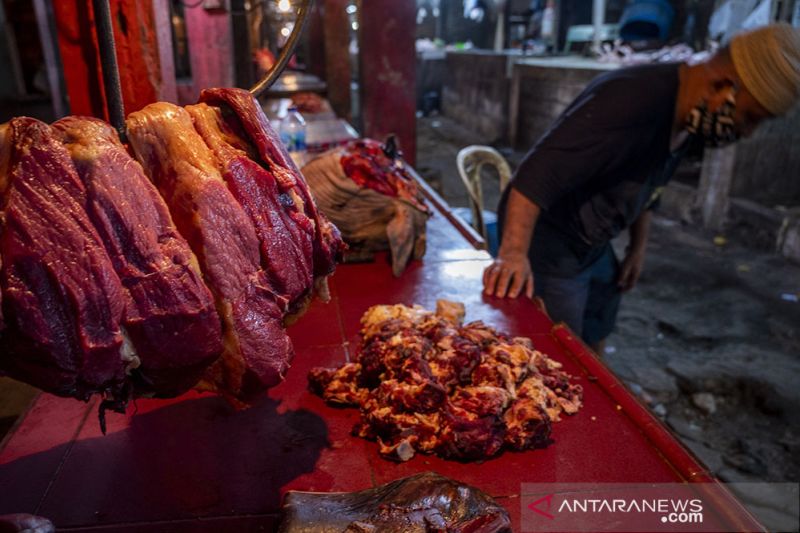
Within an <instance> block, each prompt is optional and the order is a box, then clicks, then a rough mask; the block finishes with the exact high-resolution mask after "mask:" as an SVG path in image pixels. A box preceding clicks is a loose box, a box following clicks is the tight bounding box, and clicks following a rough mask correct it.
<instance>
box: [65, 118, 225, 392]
mask: <svg viewBox="0 0 800 533" xmlns="http://www.w3.org/2000/svg"><path fill="white" fill-rule="evenodd" d="M53 127H54V128H55V129H56V131H57V132H58V133H59V134H60V137H61V140H62V142H63V143H64V144H65V145H66V147H67V149H68V150H69V153H70V155H71V157H72V161H73V163H74V164H75V167H76V169H77V171H78V175H79V176H80V178H81V180H82V181H83V184H84V186H85V188H86V195H87V203H86V210H87V213H88V215H89V218H90V220H91V221H92V222H93V224H94V226H95V228H96V229H97V231H98V233H99V235H100V238H101V240H102V242H103V243H104V245H105V248H106V251H107V252H108V254H109V256H110V258H111V262H112V264H113V265H114V270H115V272H116V273H117V275H118V276H119V278H120V281H121V282H122V286H123V292H124V297H125V312H124V319H123V322H124V332H126V333H127V335H128V336H129V340H130V343H131V344H132V345H131V346H130V348H131V349H132V351H133V352H134V353H135V355H136V357H138V358H139V360H140V362H141V364H140V365H139V367H138V368H136V369H135V370H134V371H133V372H131V376H132V378H133V379H134V380H135V381H136V388H137V391H138V392H140V393H143V394H144V393H148V392H152V393H154V394H156V395H160V396H175V395H177V394H180V393H182V392H184V391H186V390H188V389H189V388H190V387H192V386H193V385H194V384H195V383H197V381H198V380H199V379H200V377H201V376H202V373H203V371H204V370H205V368H206V367H207V366H208V365H209V364H210V363H212V362H213V361H214V360H215V359H216V358H217V357H218V356H219V353H220V352H221V350H222V341H221V335H222V331H221V325H220V320H219V316H218V315H217V311H216V309H215V307H214V298H213V296H212V295H211V292H210V291H209V290H208V288H207V287H206V286H205V284H204V283H203V280H202V275H201V273H200V269H199V266H198V264H197V258H196V257H195V256H194V254H193V253H192V251H191V250H190V249H189V246H188V244H187V243H186V240H184V238H183V237H181V236H180V234H178V230H177V229H176V228H175V225H174V224H173V223H172V219H171V218H170V216H169V211H168V209H167V206H166V204H165V203H164V200H162V198H161V196H159V194H158V191H157V190H156V188H155V187H154V186H153V184H152V183H150V181H149V180H148V179H147V176H145V174H144V171H143V170H142V167H141V166H140V165H139V164H138V163H137V162H136V161H135V160H133V158H131V156H130V155H129V154H128V152H127V151H126V150H125V148H124V147H123V146H122V144H121V143H120V142H119V138H118V137H117V133H116V131H115V130H114V128H112V127H111V126H110V125H108V124H106V123H105V122H103V121H100V120H97V119H91V118H81V117H67V118H64V119H61V120H59V121H58V122H56V123H55V124H54V125H53ZM188 339H191V342H187V340H188Z"/></svg>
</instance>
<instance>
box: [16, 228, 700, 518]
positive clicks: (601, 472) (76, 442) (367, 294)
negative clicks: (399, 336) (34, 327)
mask: <svg viewBox="0 0 800 533" xmlns="http://www.w3.org/2000/svg"><path fill="white" fill-rule="evenodd" d="M428 242H429V245H428V251H427V254H426V256H425V258H424V259H423V261H421V262H420V261H414V262H412V263H411V265H410V266H409V268H408V269H407V270H406V271H405V272H404V273H403V275H402V276H401V277H399V278H396V277H394V276H392V273H391V265H390V263H389V262H388V261H387V259H386V258H385V257H384V256H378V259H377V260H376V262H374V263H368V264H357V265H342V266H340V267H339V269H338V270H337V271H336V274H335V276H333V278H331V284H330V288H331V301H330V303H328V304H323V303H321V302H315V303H314V304H313V305H312V306H311V308H310V309H309V311H308V312H307V314H306V315H305V316H304V317H303V318H302V319H301V320H300V321H299V322H298V323H296V324H295V325H294V326H292V327H291V328H289V334H290V337H291V339H292V342H293V343H294V346H295V350H296V357H295V360H294V364H293V365H292V368H291V370H290V371H289V373H288V375H287V378H286V381H285V382H283V383H282V384H280V385H278V386H277V387H275V388H274V389H272V390H270V392H269V396H268V397H264V398H263V400H261V401H260V402H257V403H256V405H254V406H253V407H252V408H250V409H246V410H242V411H236V410H234V409H232V408H231V407H230V405H229V404H228V403H226V401H225V400H224V399H222V398H220V397H216V396H211V395H204V394H199V393H194V392H192V393H188V394H185V395H183V396H181V397H179V398H176V399H170V400H143V399H140V400H137V401H136V402H135V403H132V404H131V405H129V407H128V410H127V413H126V414H125V415H117V414H111V415H109V416H108V434H107V435H106V436H102V435H101V433H100V428H99V425H98V423H97V418H96V416H97V415H96V412H97V406H96V404H95V402H96V400H92V401H90V402H89V403H88V404H87V403H82V402H79V401H76V400H73V399H63V398H56V397H54V396H51V395H47V394H42V395H40V396H39V397H38V399H37V400H36V401H35V403H34V404H33V406H32V407H31V409H30V410H29V412H28V413H27V414H26V416H25V418H24V419H23V420H22V421H21V422H20V423H19V425H18V426H17V427H16V428H15V430H14V431H13V432H12V433H11V434H10V435H9V437H8V438H7V440H6V441H5V443H4V445H3V447H2V449H0V494H2V498H0V514H4V513H11V512H29V513H36V514H39V515H42V516H45V517H48V518H50V519H51V520H52V521H53V522H54V523H55V524H56V525H57V526H58V527H59V529H63V528H80V527H89V526H94V527H97V526H108V530H114V531H229V530H232V529H235V530H236V531H261V530H267V531H268V530H270V529H271V528H272V527H273V526H274V525H275V524H276V523H277V520H278V511H279V508H280V504H281V499H282V497H283V495H284V494H285V493H286V491H288V490H306V491H355V490H362V489H365V488H369V487H373V486H377V485H380V484H382V483H385V482H387V481H391V480H395V479H398V478H401V477H404V476H408V475H412V474H415V473H418V472H422V471H429V470H432V471H435V472H438V473H440V474H442V475H445V476H448V477H451V478H453V479H456V480H459V481H462V482H464V483H468V484H470V485H473V486H475V487H477V488H479V489H481V490H483V491H485V492H486V493H488V494H489V495H491V496H493V497H495V498H496V499H497V501H498V502H499V503H500V504H501V505H503V506H505V507H506V508H507V509H508V511H509V512H510V514H511V518H512V522H513V524H514V529H515V530H518V529H519V524H520V488H521V484H522V483H536V482H555V481H560V482H593V481H594V482H622V481H629V482H644V481H646V482H672V481H678V480H686V479H689V478H692V477H693V476H701V477H702V476H705V475H706V473H705V472H704V471H703V470H702V468H701V467H699V465H697V463H696V462H694V461H693V460H692V459H691V457H689V456H688V455H686V453H685V452H683V451H682V448H680V445H679V444H678V443H677V442H676V441H674V439H671V438H669V437H668V438H667V439H666V440H665V441H663V442H660V443H656V444H654V440H653V436H652V431H648V430H647V428H648V427H650V426H651V425H652V424H650V423H647V424H643V423H642V421H641V420H642V419H641V418H640V419H639V420H638V421H634V420H636V417H635V416H633V414H632V413H633V412H634V411H637V405H638V404H636V402H635V401H633V400H632V398H630V397H629V395H628V393H627V392H625V391H624V390H623V389H622V387H621V385H620V384H619V382H617V381H616V380H614V379H613V377H612V378H611V381H606V383H605V384H603V383H602V382H603V381H604V380H603V379H597V377H596V376H595V375H593V374H599V373H600V372H599V370H601V369H602V365H600V366H592V365H588V366H586V365H585V363H586V361H587V357H589V358H591V357H592V356H591V355H588V354H587V352H585V350H583V349H582V348H580V345H579V344H578V343H575V342H574V341H573V342H564V339H566V340H567V341H569V334H568V333H567V334H566V335H564V334H561V335H554V334H553V331H556V332H557V331H558V328H556V330H554V329H553V324H552V322H551V321H550V319H549V318H548V317H547V315H546V314H545V313H544V312H543V311H541V310H540V309H539V308H537V306H536V305H535V304H534V303H533V302H532V301H530V300H527V299H519V300H497V299H493V298H487V297H484V296H483V295H482V294H481V281H480V280H481V273H482V271H483V268H484V267H485V266H486V265H487V264H488V262H489V259H488V255H486V254H485V252H481V251H476V250H474V249H473V248H472V247H471V246H470V245H469V244H468V242H467V241H466V240H465V239H464V238H463V237H462V236H461V235H460V234H459V233H458V232H457V231H456V230H455V229H454V228H453V226H451V225H450V223H449V222H447V220H445V218H444V217H443V216H442V215H441V214H440V213H435V214H434V216H433V218H432V219H431V220H430V221H429V223H428ZM439 298H447V299H450V300H455V301H460V302H463V303H464V304H465V307H466V310H467V316H466V320H467V321H471V320H482V321H484V322H485V323H487V324H491V325H492V326H494V327H496V328H498V329H500V330H503V331H507V332H509V334H511V335H517V336H525V337H529V338H531V339H532V341H533V344H534V346H535V347H536V349H537V350H540V351H542V352H544V353H546V354H548V355H549V356H550V357H552V358H553V359H555V360H556V361H559V362H560V363H562V364H563V369H564V371H565V372H567V373H569V374H570V375H572V376H574V377H575V381H576V383H579V384H581V385H582V386H583V389H584V397H583V401H584V407H583V408H582V409H581V410H580V411H579V412H578V413H577V414H575V415H574V416H571V417H566V418H564V419H563V420H562V421H561V422H559V423H558V424H556V425H554V428H553V432H552V435H551V437H552V439H553V441H554V442H553V444H552V445H551V446H549V447H547V448H545V449H537V450H529V451H525V452H504V453H501V454H500V455H499V456H497V457H495V458H492V459H489V460H486V461H483V462H472V463H463V462H456V461H451V460H446V459H442V458H438V457H436V456H431V455H417V456H415V457H413V458H412V459H410V460H409V461H406V462H403V463H397V462H393V461H390V460H387V459H384V458H382V457H381V456H380V455H379V453H378V445H377V444H376V443H374V442H370V441H366V440H363V439H360V438H357V437H354V436H352V435H351V430H352V428H353V426H354V425H355V424H356V423H357V422H358V419H359V414H358V411H357V410H354V409H339V408H335V407H330V406H328V405H326V404H325V402H324V401H323V399H321V398H319V397H317V396H315V395H314V394H312V393H311V392H310V391H308V389H307V375H308V372H309V370H311V368H313V367H318V366H328V367H336V366H340V365H341V364H342V363H344V362H346V361H347V360H349V358H350V357H352V355H353V346H355V343H356V342H357V339H358V332H359V329H360V327H361V326H360V322H359V321H360V318H361V316H362V314H363V313H364V311H365V310H366V309H367V308H369V307H370V306H372V305H377V304H386V303H403V304H406V305H411V304H415V303H416V304H420V305H422V306H424V307H427V308H434V307H435V305H436V300H437V299H439ZM562 333H564V332H563V330H562ZM557 337H558V338H561V341H559V340H558V339H557ZM570 346H571V348H569V347H570ZM576 347H577V348H576ZM594 364H595V365H596V361H595V363H594ZM587 368H589V369H590V370H587ZM620 394H622V396H620ZM615 398H616V399H615ZM620 398H623V399H624V398H627V399H628V400H630V401H631V402H632V403H630V404H628V405H625V406H623V405H621V403H625V402H622V401H620ZM638 409H641V408H640V407H639V408H638ZM637 412H638V411H637ZM638 414H639V415H641V413H640V412H638ZM668 448H672V454H670V453H667V449H668ZM675 450H677V452H676V451H675ZM676 454H677V455H676ZM675 457H678V458H680V459H681V460H682V463H681V464H677V463H678V462H680V461H678V462H676V461H675V459H674V458H675ZM123 524H124V527H123ZM262 528H263V529H262Z"/></svg>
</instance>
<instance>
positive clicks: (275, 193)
mask: <svg viewBox="0 0 800 533" xmlns="http://www.w3.org/2000/svg"><path fill="white" fill-rule="evenodd" d="M203 99H204V103H201V104H198V105H196V106H190V112H187V111H186V110H185V109H183V108H180V107H177V106H174V105H172V104H167V103H157V104H152V105H150V106H148V107H146V108H145V109H143V110H141V111H138V112H136V113H132V114H131V115H130V117H129V119H128V128H129V138H130V142H131V146H130V150H131V151H132V152H133V155H134V156H135V157H136V159H134V158H133V157H131V154H130V153H129V151H128V148H126V147H125V146H124V145H123V144H122V143H120V141H119V138H118V136H117V134H116V132H115V131H114V130H113V128H111V127H110V126H109V125H108V124H105V123H104V122H102V121H99V120H96V119H91V118H84V117H67V118H65V119H62V120H60V121H58V122H56V123H55V124H53V125H52V126H48V125H47V124H44V123H42V122H39V121H37V120H34V119H29V118H15V119H12V120H11V121H10V122H9V123H8V124H4V125H0V214H1V215H2V216H0V289H2V290H0V311H1V313H0V373H2V374H7V375H10V376H11V377H14V378H17V379H21V380H23V381H27V382H28V383H31V384H33V385H35V386H38V387H40V388H42V389H44V390H46V391H49V392H53V393H56V394H59V395H62V396H74V397H76V398H80V399H84V400H85V399H88V398H89V396H90V395H92V394H94V393H99V394H102V395H103V396H104V400H105V401H104V402H103V406H104V407H112V408H115V409H117V410H120V409H122V408H124V405H125V403H126V402H127V400H128V399H129V398H131V397H132V396H133V395H148V396H163V397H167V396H174V395H177V394H180V393H182V392H183V391H185V390H187V389H188V388H191V387H192V386H195V385H198V381H200V385H199V386H201V387H202V388H205V389H213V390H216V391H219V392H221V393H223V394H224V395H226V396H227V397H228V398H229V399H231V400H232V401H234V402H237V403H238V402H239V401H244V402H248V401H250V400H251V399H253V398H254V397H255V395H256V394H257V393H259V392H261V391H263V390H264V389H266V388H267V387H271V386H273V385H275V384H277V383H278V382H279V381H280V380H281V379H282V378H283V376H284V375H285V373H286V371H287V369H288V367H289V363H290V361H291V357H292V347H291V342H290V341H289V338H288V336H287V335H286V332H285V330H284V323H285V322H286V320H287V319H293V318H294V317H296V316H298V315H299V314H300V313H302V311H303V310H304V308H305V306H306V304H307V303H308V301H309V299H310V297H311V295H312V293H313V292H314V288H315V287H316V288H317V291H318V293H319V294H320V295H321V296H323V297H324V296H325V294H326V289H327V286H326V283H325V278H326V276H327V275H329V274H330V273H331V272H332V271H333V269H334V267H335V264H336V260H337V258H338V256H339V255H340V253H341V250H342V248H343V246H344V245H343V243H342V241H341V239H340V237H339V233H338V230H337V229H336V228H335V227H334V226H333V225H332V224H331V223H330V222H329V221H328V220H327V219H326V218H325V217H324V216H323V215H322V214H321V213H319V212H317V210H316V206H315V205H314V202H313V199H312V198H311V195H310V193H309V192H308V189H307V187H306V184H305V182H304V180H303V177H302V175H301V174H300V173H299V172H298V171H297V169H296V167H295V166H294V165H293V164H292V163H291V160H290V159H289V157H288V155H287V154H286V152H285V150H284V149H283V148H282V146H280V143H279V142H278V141H277V138H276V137H275V134H274V131H272V129H271V128H270V126H269V124H268V123H267V120H266V118H265V117H264V115H263V112H262V111H261V109H260V108H259V107H258V104H257V103H256V102H255V100H254V99H253V98H252V97H251V96H250V95H249V94H248V93H247V92H245V91H239V90H236V89H229V90H212V91H207V92H206V93H204V96H203ZM193 118H194V120H193ZM137 159H138V162H137Z"/></svg>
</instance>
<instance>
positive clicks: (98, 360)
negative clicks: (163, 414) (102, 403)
mask: <svg viewBox="0 0 800 533" xmlns="http://www.w3.org/2000/svg"><path fill="white" fill-rule="evenodd" d="M6 137H7V139H6V143H10V154H9V156H8V163H7V173H5V174H3V177H2V183H3V184H4V190H3V202H2V205H3V214H4V219H5V223H4V227H3V232H2V236H0V254H1V255H2V257H3V268H2V272H1V273H0V285H2V290H3V297H4V301H3V307H4V310H5V312H6V317H5V319H6V326H7V327H8V329H9V330H10V331H6V332H5V333H4V335H3V337H2V344H3V345H2V347H1V348H0V354H1V355H0V368H2V370H3V371H5V372H7V373H8V374H10V375H13V376H14V377H15V378H18V379H22V380H24V381H27V382H28V383H31V384H33V385H35V386H37V387H40V388H42V389H45V390H48V391H50V392H54V393H56V394H59V395H62V396H75V397H77V398H81V399H88V397H89V396H90V395H91V394H92V393H94V392H102V393H107V394H108V395H109V396H111V397H113V398H117V399H121V400H124V399H126V397H127V394H126V393H125V392H124V391H123V388H124V386H123V384H124V381H125V370H126V366H127V365H128V364H135V360H134V359H135V358H133V357H131V354H130V353H129V352H127V351H125V350H123V332H122V331H121V320H122V316H123V311H124V307H125V303H124V296H123V290H122V285H121V283H120V280H119V277H117V275H116V273H115V271H114V268H113V266H112V264H111V260H110V258H109V256H108V254H107V253H106V250H105V247H104V246H103V243H102V241H101V238H100V236H99V235H98V233H97V231H96V230H95V228H94V226H93V224H92V222H91V220H90V219H89V217H88V215H87V213H86V210H85V208H86V203H87V196H86V189H85V187H84V185H83V182H82V181H81V179H80V177H79V176H78V174H77V172H76V171H75V168H74V166H73V164H72V160H71V159H70V156H69V152H68V151H67V149H66V148H65V147H64V145H63V144H61V143H60V142H59V141H58V139H57V138H56V137H55V135H54V132H53V130H52V129H51V128H50V127H49V126H48V125H46V124H44V123H42V122H39V121H38V120H34V119H30V118H16V119H13V120H12V121H11V123H10V126H9V130H8V131H7V133H6Z"/></svg>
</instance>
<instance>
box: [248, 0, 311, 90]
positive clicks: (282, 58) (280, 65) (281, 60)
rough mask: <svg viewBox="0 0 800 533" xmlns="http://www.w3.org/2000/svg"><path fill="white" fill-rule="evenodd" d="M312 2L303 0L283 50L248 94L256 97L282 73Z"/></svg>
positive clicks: (301, 30) (295, 45) (298, 38)
mask: <svg viewBox="0 0 800 533" xmlns="http://www.w3.org/2000/svg"><path fill="white" fill-rule="evenodd" d="M313 3H314V0H303V4H302V5H301V6H300V8H299V9H298V10H297V19H296V20H295V21H294V28H293V29H292V34H291V35H290V36H289V39H288V40H287V41H286V44H285V45H284V46H283V50H281V53H280V55H279V56H278V60H277V61H276V62H275V64H274V65H272V68H271V69H269V72H267V73H266V75H264V77H263V78H261V80H260V81H259V82H258V83H256V84H255V85H253V86H252V87H251V88H250V94H252V95H253V96H255V97H256V98H258V96H259V95H260V94H261V93H263V92H264V91H266V90H267V89H269V88H270V87H271V86H272V84H273V83H275V80H277V79H278V77H280V75H281V74H282V73H283V69H284V68H286V63H288V62H289V59H290V58H291V57H292V54H293V53H294V49H295V48H297V41H299V40H300V35H302V33H303V27H304V26H305V24H306V19H308V13H309V12H310V11H311V6H312V4H313Z"/></svg>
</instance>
